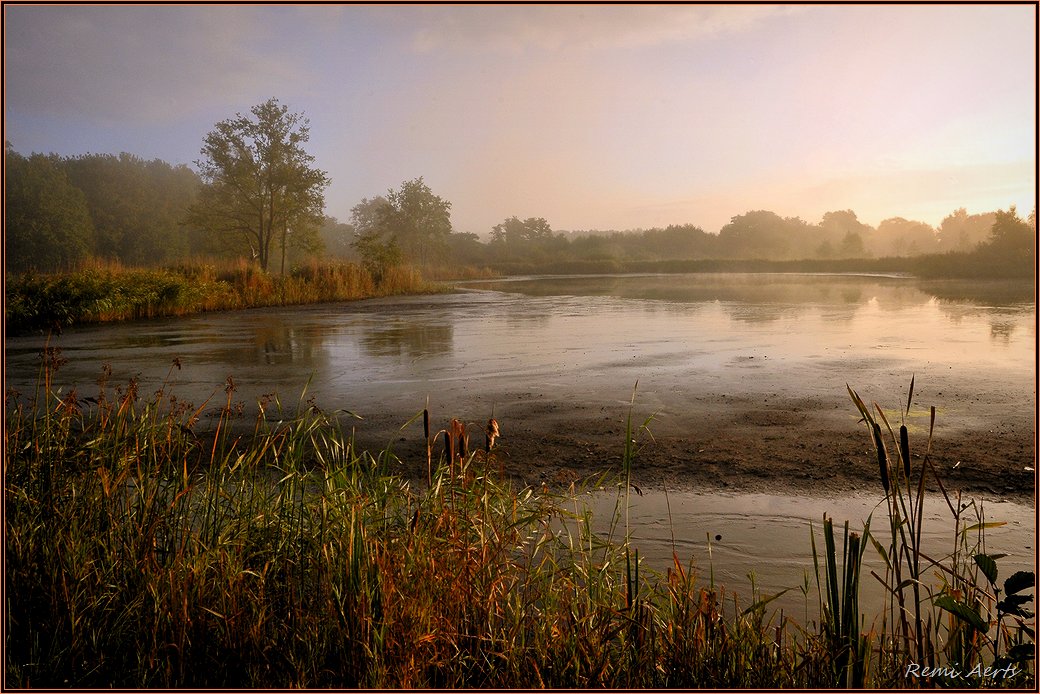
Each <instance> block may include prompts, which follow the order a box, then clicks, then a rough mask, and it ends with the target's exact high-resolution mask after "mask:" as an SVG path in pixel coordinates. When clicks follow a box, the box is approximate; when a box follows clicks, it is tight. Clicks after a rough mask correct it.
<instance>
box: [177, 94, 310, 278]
mask: <svg viewBox="0 0 1040 694" xmlns="http://www.w3.org/2000/svg"><path fill="white" fill-rule="evenodd" d="M250 113H251V114H252V118H250V117H249V116H243V115H242V114H236V115H235V117H234V118H230V119H228V120H225V121H221V122H220V123H217V125H216V126H215V128H214V129H213V131H212V132H210V133H209V134H208V135H206V138H205V141H204V142H205V144H204V145H203V148H202V155H203V159H201V160H199V161H197V162H195V163H196V165H197V166H198V167H199V173H200V175H201V176H202V180H203V181H204V183H205V185H204V186H203V188H202V191H201V192H200V196H199V201H198V202H197V203H196V204H195V205H194V206H193V207H192V210H191V219H192V220H193V221H194V222H196V223H198V224H200V225H202V226H204V227H205V228H207V229H210V230H212V231H213V232H214V233H217V234H221V235H223V236H224V237H225V238H226V239H228V240H229V241H231V242H232V243H233V244H234V246H235V247H237V248H238V249H240V251H245V249H246V248H247V247H248V249H249V251H250V253H251V255H252V257H253V258H255V259H256V260H257V261H258V262H259V264H260V267H261V268H262V269H263V270H265V271H266V270H267V269H268V267H269V264H270V261H271V250H272V243H273V242H274V241H275V240H279V241H280V242H281V243H280V245H281V252H282V270H283V272H284V269H285V268H284V265H285V251H286V247H287V246H288V245H291V244H293V243H299V242H300V241H302V240H305V239H307V238H314V237H315V233H316V229H317V228H318V227H320V226H321V224H322V223H323V222H324V220H325V215H324V212H323V209H324V207H325V189H326V188H327V187H328V186H329V183H330V180H329V177H328V174H326V173H325V172H324V171H321V170H319V169H316V168H314V167H313V163H314V157H313V156H311V155H310V154H308V153H307V152H306V151H305V150H304V149H303V145H304V144H305V143H306V142H307V141H308V140H309V139H310V126H309V121H308V120H307V119H306V118H304V117H303V115H302V114H299V113H290V112H289V109H288V107H287V106H283V105H281V104H279V103H278V100H277V99H268V100H267V101H265V102H264V103H262V104H259V105H257V106H254V107H253V108H252V109H251V111H250ZM308 232H313V233H308Z"/></svg>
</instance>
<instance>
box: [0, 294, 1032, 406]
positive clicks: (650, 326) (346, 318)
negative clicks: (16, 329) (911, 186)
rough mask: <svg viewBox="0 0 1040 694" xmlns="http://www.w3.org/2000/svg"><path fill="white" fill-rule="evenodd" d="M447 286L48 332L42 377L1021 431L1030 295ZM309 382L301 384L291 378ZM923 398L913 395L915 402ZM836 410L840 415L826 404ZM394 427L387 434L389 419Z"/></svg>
mask: <svg viewBox="0 0 1040 694" xmlns="http://www.w3.org/2000/svg"><path fill="white" fill-rule="evenodd" d="M460 286H461V287H462V288H463V289H464V291H461V292H458V293H453V294H445V295H437V296H423V297H403V298H389V299H377V300H369V301H360V302H353V303H340V304H324V305H318V306H304V307H285V308H268V309H255V310H247V311H239V312H231V313H215V314H206V315H199V316H192V317H187V318H180V319H167V320H151V321H143V322H137V323H129V324H123V325H108V326H101V327H87V328H78V329H71V330H67V331H66V332H65V334H64V335H62V336H61V337H59V338H55V340H54V342H55V344H57V345H59V346H60V347H61V348H62V349H63V351H64V356H65V357H66V358H68V359H69V363H68V364H67V365H66V366H65V367H64V369H63V370H62V372H61V373H60V374H59V378H58V382H59V383H60V384H63V385H64V386H65V387H70V386H73V385H76V386H78V387H79V388H80V390H81V392H83V391H87V390H89V389H90V387H92V386H93V384H94V383H95V382H96V380H97V377H98V375H99V373H100V367H101V364H102V363H109V364H111V366H112V371H113V374H112V382H113V383H118V382H125V381H126V380H127V379H129V378H130V377H137V378H139V379H140V382H141V392H142V393H147V392H149V391H150V390H151V389H155V388H158V387H159V385H160V384H161V383H162V382H163V380H164V379H165V378H166V377H167V375H168V373H169V371H170V364H171V362H172V360H173V358H174V357H177V358H179V359H180V361H181V363H182V364H183V368H182V370H180V371H178V372H175V373H173V374H172V378H173V380H174V382H175V383H176V390H177V392H178V393H179V394H180V396H181V397H182V398H183V399H188V400H192V401H195V402H202V401H203V400H205V399H206V398H207V397H209V396H211V395H214V394H218V397H219V398H222V397H223V388H224V383H225V380H226V379H227V377H228V376H232V377H233V379H234V382H235V384H236V386H237V387H238V391H237V393H236V398H238V399H241V400H242V401H244V402H245V403H247V404H251V403H253V402H255V400H256V398H257V397H259V396H260V395H261V394H263V393H269V392H277V393H278V394H279V395H280V396H281V397H282V399H283V402H286V401H289V402H295V401H296V399H297V398H298V397H299V396H300V395H301V394H302V393H303V392H304V388H305V386H306V391H307V396H308V397H311V396H313V397H314V398H315V400H316V401H317V402H318V403H320V404H321V405H322V406H324V407H328V408H330V409H331V408H337V407H342V408H346V409H349V410H351V411H354V412H357V413H359V414H361V415H363V416H364V415H368V414H375V413H391V414H394V415H404V416H405V419H407V417H408V416H410V415H411V414H414V413H415V412H416V411H418V410H421V409H422V407H423V405H424V403H425V402H426V399H427V397H429V399H430V403H431V410H436V411H456V410H457V409H458V408H460V407H468V408H470V409H479V408H485V409H486V410H488V411H490V409H491V408H492V407H495V406H497V407H498V408H499V409H498V410H497V411H498V412H500V413H501V412H503V408H505V410H508V408H509V406H510V404H511V403H512V402H513V401H514V400H515V399H516V398H517V397H518V396H517V393H518V392H520V391H523V393H526V394H528V397H535V398H539V399H541V400H543V401H550V400H551V401H557V402H564V403H581V404H597V405H602V404H604V403H614V404H617V403H627V402H628V400H629V398H630V396H631V393H632V387H633V385H634V384H635V382H636V381H637V380H638V381H639V392H640V395H639V399H640V402H643V403H644V404H646V406H647V407H648V408H652V409H653V410H654V411H656V412H659V413H661V414H662V415H664V416H665V417H667V415H669V414H672V413H680V412H681V411H682V408H683V406H684V404H686V403H688V402H690V401H691V400H692V399H693V397H694V396H695V395H697V394H712V393H714V394H718V393H729V394H731V395H741V394H743V395H748V394H756V393H766V394H769V393H784V394H788V395H790V396H799V395H803V396H809V395H818V396H821V397H824V398H832V399H834V400H835V401H840V402H841V403H842V406H843V408H844V407H845V405H846V404H847V397H848V396H847V394H846V393H845V388H844V385H845V383H846V382H848V383H850V384H853V385H854V386H855V387H857V388H859V389H861V392H864V391H869V392H876V393H877V394H878V395H879V396H880V395H885V396H886V397H889V396H891V397H902V395H901V394H902V393H905V389H906V386H907V383H908V382H909V378H910V375H911V374H916V379H917V392H918V393H919V394H921V396H922V397H925V396H926V398H925V399H926V400H927V401H928V402H930V404H935V405H937V406H938V407H940V409H944V408H949V409H951V410H954V411H958V413H959V415H960V416H958V417H950V418H948V419H947V421H949V422H962V423H965V424H968V423H972V420H973V418H974V417H975V416H976V414H977V412H978V410H979V408H980V407H983V406H985V405H987V404H999V405H1000V406H1001V407H1002V408H1003V409H1005V410H1006V411H1008V412H1010V413H1012V414H1013V413H1015V412H1018V411H1021V412H1023V413H1024V414H1025V415H1028V417H1029V418H1030V419H1031V418H1032V411H1033V410H1034V406H1035V388H1034V387H1033V383H1034V381H1035V373H1036V370H1035V358H1036V349H1035V343H1036V307H1035V302H1034V299H1033V294H1032V285H1022V284H1008V283H992V282H991V283H985V284H978V283H967V282H946V283H930V284H927V283H922V282H918V281H916V280H911V279H905V278H894V277H872V276H847V275H839V276H827V275H766V274H758V275H748V274H707V275H651V276H610V277H574V278H528V279H519V280H512V281H497V282H479V283H468V284H463V285H460ZM43 343H44V338H42V337H40V336H23V337H13V338H10V339H8V340H7V341H6V344H5V349H4V362H5V378H6V386H7V387H8V388H10V387H15V388H18V389H19V390H22V391H23V392H24V391H26V390H27V389H29V388H31V385H32V383H33V382H34V380H35V378H36V376H37V370H38V369H37V366H38V356H37V355H38V352H39V350H40V348H41V347H42V345H43ZM308 381H309V386H307V383H308ZM921 401H922V402H923V401H924V400H921ZM845 409H847V408H845ZM399 421H400V422H401V423H403V421H405V420H399Z"/></svg>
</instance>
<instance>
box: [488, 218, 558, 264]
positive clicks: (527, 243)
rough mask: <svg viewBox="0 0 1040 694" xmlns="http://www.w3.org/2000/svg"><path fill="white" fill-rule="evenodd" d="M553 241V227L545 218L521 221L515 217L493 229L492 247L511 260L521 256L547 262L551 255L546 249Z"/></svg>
mask: <svg viewBox="0 0 1040 694" xmlns="http://www.w3.org/2000/svg"><path fill="white" fill-rule="evenodd" d="M552 240H553V231H552V227H551V226H549V222H547V221H546V220H545V218H543V217H528V218H527V219H525V220H523V221H520V219H519V218H518V217H516V216H513V217H510V218H509V219H506V220H505V221H503V222H501V223H499V224H496V225H495V226H493V227H492V228H491V247H492V248H494V249H495V250H496V251H498V252H499V253H500V254H501V255H502V256H503V257H505V258H509V259H515V258H516V257H518V256H519V257H526V259H527V260H533V261H543V260H547V259H548V256H549V253H548V249H546V248H544V247H545V246H546V245H547V244H548V242H550V241H552Z"/></svg>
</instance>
